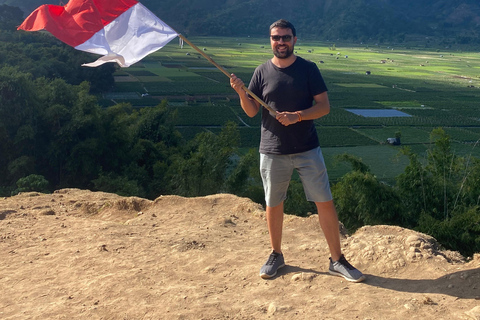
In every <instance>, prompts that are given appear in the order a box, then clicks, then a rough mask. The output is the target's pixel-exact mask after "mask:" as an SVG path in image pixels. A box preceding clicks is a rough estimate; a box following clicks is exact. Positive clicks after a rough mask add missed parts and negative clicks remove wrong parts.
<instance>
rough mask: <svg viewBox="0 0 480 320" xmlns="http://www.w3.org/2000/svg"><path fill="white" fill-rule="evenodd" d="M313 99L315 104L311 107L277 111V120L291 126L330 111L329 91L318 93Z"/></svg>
mask: <svg viewBox="0 0 480 320" xmlns="http://www.w3.org/2000/svg"><path fill="white" fill-rule="evenodd" d="M313 99H314V101H315V104H314V105H313V106H311V107H310V108H308V109H305V110H301V111H296V112H279V113H277V120H278V121H280V123H281V124H283V125H284V126H289V125H291V124H294V123H297V122H299V121H303V120H315V119H318V118H321V117H323V116H325V115H327V114H328V113H329V112H330V101H329V100H328V94H327V91H325V92H322V93H320V94H317V95H316V96H314V97H313Z"/></svg>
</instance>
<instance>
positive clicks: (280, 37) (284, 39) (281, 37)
mask: <svg viewBox="0 0 480 320" xmlns="http://www.w3.org/2000/svg"><path fill="white" fill-rule="evenodd" d="M270 38H272V40H273V41H280V39H282V40H283V42H288V41H290V40H292V36H291V35H289V34H286V35H284V36H270Z"/></svg>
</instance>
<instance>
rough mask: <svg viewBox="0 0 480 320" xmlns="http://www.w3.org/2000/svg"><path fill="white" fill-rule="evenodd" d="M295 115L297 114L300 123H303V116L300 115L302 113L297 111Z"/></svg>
mask: <svg viewBox="0 0 480 320" xmlns="http://www.w3.org/2000/svg"><path fill="white" fill-rule="evenodd" d="M295 113H296V114H297V116H298V122H300V121H302V116H301V115H300V112H299V111H295Z"/></svg>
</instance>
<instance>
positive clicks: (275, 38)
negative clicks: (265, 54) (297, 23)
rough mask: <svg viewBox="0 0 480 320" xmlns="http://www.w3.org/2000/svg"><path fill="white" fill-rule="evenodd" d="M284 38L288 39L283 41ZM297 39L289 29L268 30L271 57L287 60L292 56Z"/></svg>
mask: <svg viewBox="0 0 480 320" xmlns="http://www.w3.org/2000/svg"><path fill="white" fill-rule="evenodd" d="M285 36H286V37H287V38H288V36H290V38H289V39H285ZM296 41H297V37H294V36H293V33H292V30H291V29H283V28H273V29H272V30H270V44H271V46H272V50H273V55H274V56H275V57H277V58H279V59H287V58H288V57H290V56H291V55H292V54H293V50H294V47H295V42H296Z"/></svg>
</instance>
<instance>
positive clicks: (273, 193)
mask: <svg viewBox="0 0 480 320" xmlns="http://www.w3.org/2000/svg"><path fill="white" fill-rule="evenodd" d="M293 169H296V170H297V172H298V175H299V176H300V179H301V180H302V184H303V190H304V191H305V195H306V197H307V200H308V201H313V202H326V201H330V200H332V193H331V191H330V184H329V181H328V174H327V168H326V167H325V161H324V159H323V155H322V151H321V150H320V147H318V148H315V149H312V150H309V151H306V152H302V153H295V154H286V155H279V154H263V153H261V154H260V174H261V175H262V180H263V189H264V190H265V202H266V204H267V206H269V207H276V206H278V205H279V204H280V203H281V202H282V201H284V200H285V199H286V198H287V189H288V186H289V184H290V180H291V178H292V173H293Z"/></svg>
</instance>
